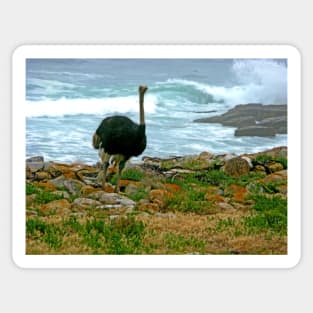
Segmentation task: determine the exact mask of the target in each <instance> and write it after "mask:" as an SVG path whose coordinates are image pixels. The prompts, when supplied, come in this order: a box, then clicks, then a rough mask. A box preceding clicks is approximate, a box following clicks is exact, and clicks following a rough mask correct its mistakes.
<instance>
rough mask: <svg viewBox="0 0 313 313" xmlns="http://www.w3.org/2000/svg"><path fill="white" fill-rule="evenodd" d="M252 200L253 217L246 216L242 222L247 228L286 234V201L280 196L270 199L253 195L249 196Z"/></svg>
mask: <svg viewBox="0 0 313 313" xmlns="http://www.w3.org/2000/svg"><path fill="white" fill-rule="evenodd" d="M251 199H253V200H254V210H255V215H254V216H248V217H246V218H245V220H244V222H245V224H246V226H248V227H254V228H259V229H264V228H268V229H271V230H272V231H274V232H277V233H281V234H287V200H286V199H283V198H281V197H280V196H273V197H271V198H269V197H266V196H264V195H259V194H255V195H252V196H251Z"/></svg>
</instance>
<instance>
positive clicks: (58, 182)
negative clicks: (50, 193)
mask: <svg viewBox="0 0 313 313" xmlns="http://www.w3.org/2000/svg"><path fill="white" fill-rule="evenodd" d="M66 180H67V178H65V177H64V176H63V175H61V176H59V177H57V178H54V179H50V180H49V182H50V183H51V184H53V185H55V186H56V187H57V188H64V182H65V181H66Z"/></svg>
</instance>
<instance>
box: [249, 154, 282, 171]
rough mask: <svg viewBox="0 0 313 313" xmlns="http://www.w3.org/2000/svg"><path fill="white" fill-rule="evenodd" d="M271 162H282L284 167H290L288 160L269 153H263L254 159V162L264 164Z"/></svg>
mask: <svg viewBox="0 0 313 313" xmlns="http://www.w3.org/2000/svg"><path fill="white" fill-rule="evenodd" d="M271 162H277V163H280V164H281V165H282V166H283V168H284V169H286V168H288V160H287V159H286V158H283V157H273V156H270V155H267V154H264V155H263V154H261V155H258V156H257V157H256V158H255V160H254V163H259V164H263V165H266V164H268V163H271Z"/></svg>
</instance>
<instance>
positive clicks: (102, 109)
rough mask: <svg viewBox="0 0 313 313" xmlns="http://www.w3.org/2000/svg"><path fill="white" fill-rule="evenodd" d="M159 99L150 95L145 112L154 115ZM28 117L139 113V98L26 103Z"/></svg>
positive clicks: (63, 99) (146, 101)
mask: <svg viewBox="0 0 313 313" xmlns="http://www.w3.org/2000/svg"><path fill="white" fill-rule="evenodd" d="M156 102H157V98H156V97H155V96H153V95H149V96H147V97H146V99H145V112H147V113H154V112H155V110H156ZM26 106H27V109H26V116H27V117H39V116H48V117H49V116H65V115H78V114H97V115H105V114H109V113H128V112H138V111H139V104H138V97H137V96H129V97H115V98H105V99H96V98H94V99H66V98H61V99H58V100H48V99H47V100H43V101H26Z"/></svg>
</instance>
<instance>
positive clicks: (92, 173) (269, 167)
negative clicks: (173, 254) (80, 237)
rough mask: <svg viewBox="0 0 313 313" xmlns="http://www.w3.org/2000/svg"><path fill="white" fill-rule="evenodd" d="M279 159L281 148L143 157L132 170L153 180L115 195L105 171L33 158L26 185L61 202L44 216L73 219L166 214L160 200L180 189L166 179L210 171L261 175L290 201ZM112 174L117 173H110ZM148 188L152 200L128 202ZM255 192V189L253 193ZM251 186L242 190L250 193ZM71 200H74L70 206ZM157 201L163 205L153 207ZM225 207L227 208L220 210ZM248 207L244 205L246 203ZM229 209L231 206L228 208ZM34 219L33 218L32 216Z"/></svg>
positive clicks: (126, 183) (125, 184) (128, 183)
mask: <svg viewBox="0 0 313 313" xmlns="http://www.w3.org/2000/svg"><path fill="white" fill-rule="evenodd" d="M260 155H263V156H264V155H267V156H268V157H269V159H268V160H267V161H264V162H263V163H262V162H261V161H256V160H257V157H258V156H260ZM277 158H286V159H287V148H286V147H278V148H274V149H271V150H267V151H264V152H260V153H256V154H243V155H241V156H236V155H232V154H225V155H213V154H210V153H209V152H203V153H201V154H199V155H192V156H185V157H174V158H169V159H161V158H152V157H144V158H143V162H142V163H141V164H138V165H130V166H129V167H128V168H130V169H131V168H133V169H135V171H137V172H138V173H139V174H140V175H141V176H142V177H150V179H146V180H140V179H137V178H134V179H133V180H132V178H130V179H122V180H121V188H122V192H123V193H122V194H114V193H113V190H114V186H113V184H108V185H107V186H106V187H102V186H101V168H100V166H99V165H96V166H90V165H86V164H82V163H74V164H64V163H58V162H45V161H44V159H43V157H33V158H29V159H27V160H26V182H27V183H32V184H34V185H36V186H38V187H40V188H43V189H44V190H48V191H51V192H53V193H54V194H56V195H59V196H61V197H62V198H63V199H60V200H55V201H51V202H49V203H45V204H44V205H43V206H41V207H40V210H43V211H47V210H48V211H49V210H54V209H56V210H60V211H62V213H66V212H67V213H69V214H70V213H71V212H72V211H76V210H78V211H79V209H81V208H86V207H88V206H90V207H95V208H97V209H108V210H111V211H112V212H113V213H117V214H122V213H125V212H130V211H132V210H134V208H135V207H137V208H139V209H140V210H141V211H145V210H146V209H148V210H149V209H150V208H153V209H152V211H156V212H157V211H162V210H164V209H165V208H164V205H163V204H162V203H161V202H162V199H161V198H162V197H163V196H164V195H168V193H169V192H170V193H172V192H175V189H178V187H177V186H176V185H175V184H174V183H173V184H168V183H167V184H164V183H161V181H162V180H164V179H167V180H168V179H170V180H172V181H173V182H174V181H175V179H180V176H181V177H183V175H185V174H199V175H200V176H201V174H204V173H206V172H208V171H211V170H218V171H222V172H223V173H225V174H226V175H229V176H231V177H240V176H242V175H246V174H249V173H250V172H252V173H263V174H264V175H265V178H262V181H267V182H268V181H276V180H280V181H281V182H282V184H281V186H280V189H281V195H282V196H284V197H286V195H287V170H286V168H284V166H283V165H282V164H281V163H279V162H277V161H275V159H277ZM110 171H111V174H112V173H114V172H115V171H116V169H114V168H110ZM140 188H144V189H145V190H146V191H148V192H147V195H148V198H146V199H140V201H139V202H138V203H136V202H135V201H133V200H131V199H129V198H128V197H129V196H131V195H132V194H134V193H136V192H137V191H138V189H140ZM251 188H252V187H251ZM248 189H249V186H248V187H247V188H244V189H242V191H243V193H247V192H248ZM71 198H75V199H74V200H73V201H71V200H70V199H71ZM155 199H159V201H154V200H155ZM34 200H35V198H34V197H33V196H32V195H28V196H27V199H26V202H27V205H31V204H32V203H33V201H34ZM219 200H221V201H220V202H218V203H214V206H215V207H218V206H219V207H221V208H225V207H228V208H231V209H233V208H236V207H241V206H242V203H234V202H233V203H232V204H230V203H231V202H232V201H231V197H230V198H225V197H219ZM222 203H223V204H222ZM243 203H244V202H243ZM226 204H227V205H226ZM28 213H29V214H31V212H28Z"/></svg>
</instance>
